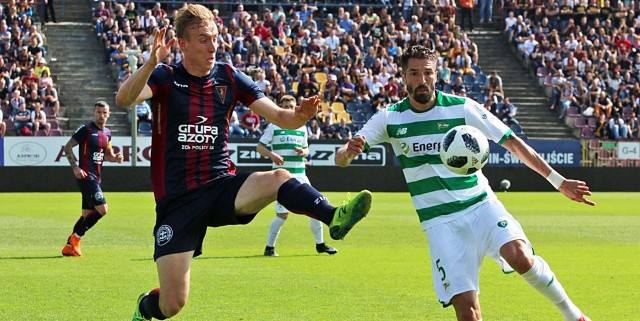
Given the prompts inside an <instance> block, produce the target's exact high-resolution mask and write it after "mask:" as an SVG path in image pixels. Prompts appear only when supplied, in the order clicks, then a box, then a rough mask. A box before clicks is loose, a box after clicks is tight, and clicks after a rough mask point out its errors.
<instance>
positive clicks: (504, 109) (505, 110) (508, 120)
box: [497, 97, 520, 126]
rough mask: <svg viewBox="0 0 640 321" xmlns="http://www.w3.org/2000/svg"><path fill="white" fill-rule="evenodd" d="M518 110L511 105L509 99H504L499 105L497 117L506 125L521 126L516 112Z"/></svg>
mask: <svg viewBox="0 0 640 321" xmlns="http://www.w3.org/2000/svg"><path fill="white" fill-rule="evenodd" d="M517 110H518V108H516V106H515V105H514V104H512V103H511V101H510V99H509V97H504V99H503V100H502V102H501V103H499V104H498V110H497V117H498V118H499V119H501V120H502V122H503V123H505V124H506V125H508V126H510V125H514V124H515V125H519V124H520V123H519V122H518V120H516V118H515V116H516V112H517Z"/></svg>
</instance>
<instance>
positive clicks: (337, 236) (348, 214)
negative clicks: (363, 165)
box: [329, 190, 371, 240]
mask: <svg viewBox="0 0 640 321" xmlns="http://www.w3.org/2000/svg"><path fill="white" fill-rule="evenodd" d="M369 209H371V192H369V191H367V190H364V191H362V192H360V193H358V194H357V195H356V196H355V197H354V198H352V199H350V200H349V201H347V202H346V203H344V204H342V205H340V206H338V207H337V208H336V212H335V213H334V215H333V219H332V220H331V224H329V234H330V235H331V238H332V239H334V240H342V239H344V237H345V236H346V235H347V233H349V231H350V230H351V228H352V227H353V226H354V225H356V223H358V222H359V221H360V220H361V219H363V218H364V217H365V216H367V213H369Z"/></svg>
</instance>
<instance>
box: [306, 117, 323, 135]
mask: <svg viewBox="0 0 640 321" xmlns="http://www.w3.org/2000/svg"><path fill="white" fill-rule="evenodd" d="M307 137H308V138H309V139H310V140H313V139H320V138H321V137H322V129H320V126H319V125H318V120H317V119H311V120H310V121H309V124H308V125H307Z"/></svg>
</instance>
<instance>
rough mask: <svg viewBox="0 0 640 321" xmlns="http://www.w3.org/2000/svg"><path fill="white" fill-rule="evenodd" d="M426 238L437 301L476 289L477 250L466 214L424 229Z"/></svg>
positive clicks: (479, 258)
mask: <svg viewBox="0 0 640 321" xmlns="http://www.w3.org/2000/svg"><path fill="white" fill-rule="evenodd" d="M426 233H427V237H428V238H429V252H430V255H431V271H432V277H433V286H434V288H435V290H436V295H437V296H438V300H439V301H440V302H441V303H442V304H444V305H448V304H450V303H451V298H453V296H455V295H457V294H460V293H464V292H467V291H479V289H480V280H479V273H480V266H481V265H482V259H483V255H482V251H481V250H480V248H479V246H478V244H477V241H476V239H475V236H474V234H473V232H472V231H471V225H470V224H469V222H468V218H467V217H464V216H462V217H459V218H457V219H455V220H453V221H450V222H446V223H441V224H438V225H436V226H434V227H430V228H428V229H427V230H426Z"/></svg>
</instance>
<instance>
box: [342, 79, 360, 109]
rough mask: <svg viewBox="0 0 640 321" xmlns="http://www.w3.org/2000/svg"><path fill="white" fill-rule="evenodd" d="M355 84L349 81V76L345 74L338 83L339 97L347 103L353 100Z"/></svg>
mask: <svg viewBox="0 0 640 321" xmlns="http://www.w3.org/2000/svg"><path fill="white" fill-rule="evenodd" d="M355 96H356V85H354V84H353V83H352V82H351V77H349V76H346V77H344V78H343V82H342V83H341V84H340V98H342V100H344V101H343V102H344V103H345V104H346V103H349V102H351V101H354V100H355Z"/></svg>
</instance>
